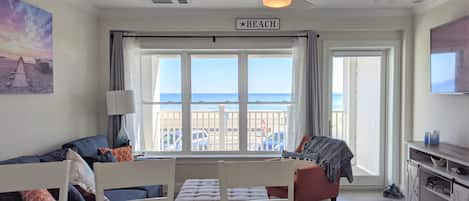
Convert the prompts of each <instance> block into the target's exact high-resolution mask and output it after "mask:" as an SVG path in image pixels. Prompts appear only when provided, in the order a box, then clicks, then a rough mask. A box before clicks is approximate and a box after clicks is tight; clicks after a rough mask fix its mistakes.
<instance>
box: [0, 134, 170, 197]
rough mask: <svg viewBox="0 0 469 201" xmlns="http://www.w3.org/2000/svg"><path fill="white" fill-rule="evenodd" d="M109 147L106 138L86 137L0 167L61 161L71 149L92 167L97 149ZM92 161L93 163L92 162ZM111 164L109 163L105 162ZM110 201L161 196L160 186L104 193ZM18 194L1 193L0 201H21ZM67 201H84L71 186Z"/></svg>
mask: <svg viewBox="0 0 469 201" xmlns="http://www.w3.org/2000/svg"><path fill="white" fill-rule="evenodd" d="M100 147H109V144H108V142H107V138H106V136H103V135H98V136H92V137H86V138H82V139H78V140H75V141H72V142H69V143H66V144H64V145H63V146H62V148H61V149H57V150H55V151H51V152H49V153H46V154H43V155H39V156H22V157H18V158H13V159H9V160H6V161H0V165H6V164H24V163H39V162H54V161H63V160H65V158H66V154H67V150H68V149H73V150H74V151H76V152H77V153H78V154H80V155H81V156H82V157H83V158H84V159H85V160H86V161H87V162H88V164H89V165H90V167H91V168H93V167H92V163H93V162H95V161H100V157H102V156H101V155H99V154H98V148H100ZM93 160H94V161H93ZM107 162H111V161H107ZM50 191H51V194H52V195H54V197H56V199H57V198H58V192H57V191H56V190H50ZM104 194H105V195H106V197H107V198H109V200H110V201H126V200H135V199H146V198H154V197H161V196H162V194H163V193H162V187H161V186H158V185H157V186H142V187H134V188H125V189H113V190H107V191H105V193H104ZM21 200H22V199H21V196H20V194H19V193H2V194H0V201H21ZM68 200H69V201H86V200H85V199H84V198H83V196H82V195H81V194H80V193H79V192H78V190H77V189H76V188H75V187H74V186H73V185H69V194H68Z"/></svg>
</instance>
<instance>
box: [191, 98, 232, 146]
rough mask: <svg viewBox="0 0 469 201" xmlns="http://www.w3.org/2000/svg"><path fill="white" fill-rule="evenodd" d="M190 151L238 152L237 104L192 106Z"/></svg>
mask: <svg viewBox="0 0 469 201" xmlns="http://www.w3.org/2000/svg"><path fill="white" fill-rule="evenodd" d="M191 118H192V119H191V124H192V134H191V140H192V141H191V147H192V149H191V150H192V151H239V129H238V126H239V107H238V105H237V104H229V105H212V104H192V113H191Z"/></svg>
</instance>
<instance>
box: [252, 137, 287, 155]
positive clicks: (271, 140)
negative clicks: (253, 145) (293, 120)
mask: <svg viewBox="0 0 469 201" xmlns="http://www.w3.org/2000/svg"><path fill="white" fill-rule="evenodd" d="M284 149H285V133H284V132H275V133H273V134H271V135H269V136H267V137H265V138H264V139H263V140H262V144H260V145H258V146H257V150H258V151H283V150H284Z"/></svg>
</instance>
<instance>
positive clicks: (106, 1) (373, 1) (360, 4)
mask: <svg viewBox="0 0 469 201" xmlns="http://www.w3.org/2000/svg"><path fill="white" fill-rule="evenodd" d="M88 1H89V2H91V3H92V4H93V5H94V6H96V7H98V8H159V7H163V8H167V7H175V8H218V9H229V8H263V6H262V0H189V4H188V5H178V4H169V5H166V4H163V5H162V4H158V5H156V4H153V3H152V0H88ZM173 1H175V2H177V0H173ZM437 1H441V0H293V4H292V6H291V8H411V7H414V6H420V5H422V4H432V3H435V2H437Z"/></svg>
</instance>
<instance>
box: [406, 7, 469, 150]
mask: <svg viewBox="0 0 469 201" xmlns="http://www.w3.org/2000/svg"><path fill="white" fill-rule="evenodd" d="M464 15H469V1H467V0H451V1H449V2H448V3H446V4H443V5H440V6H439V7H436V8H434V9H432V10H429V11H427V12H424V13H421V14H419V15H418V16H416V17H415V53H414V54H415V77H414V78H415V79H414V82H415V84H414V91H415V94H414V96H415V97H414V140H419V141H422V140H423V136H424V132H425V131H427V130H432V129H438V130H441V140H442V141H446V142H449V143H454V144H458V145H461V146H469V121H468V119H469V118H468V116H469V96H468V95H461V96H452V95H437V94H431V93H430V71H429V70H430V29H431V28H432V27H435V26H438V25H440V24H444V23H447V22H450V21H452V20H456V19H458V18H460V17H462V16H464Z"/></svg>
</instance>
